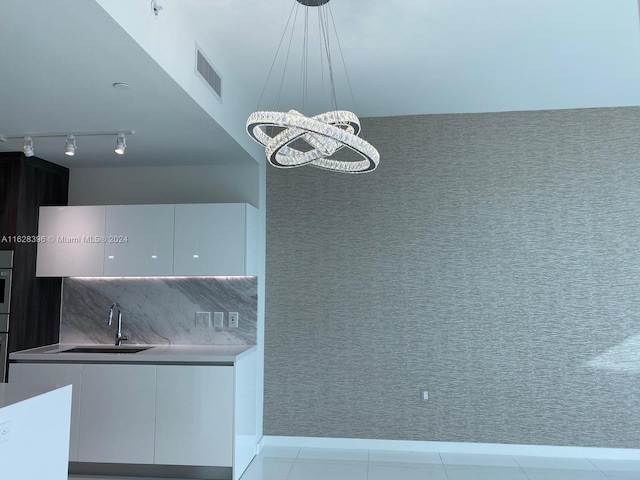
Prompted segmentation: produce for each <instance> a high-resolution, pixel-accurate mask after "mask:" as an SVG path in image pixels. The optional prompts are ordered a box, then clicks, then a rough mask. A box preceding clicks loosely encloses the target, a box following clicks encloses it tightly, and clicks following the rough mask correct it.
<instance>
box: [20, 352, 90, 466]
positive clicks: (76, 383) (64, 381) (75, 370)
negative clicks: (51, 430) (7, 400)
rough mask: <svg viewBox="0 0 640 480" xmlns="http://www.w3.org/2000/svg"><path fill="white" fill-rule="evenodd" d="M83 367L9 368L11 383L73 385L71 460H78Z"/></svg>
mask: <svg viewBox="0 0 640 480" xmlns="http://www.w3.org/2000/svg"><path fill="white" fill-rule="evenodd" d="M81 371H82V365H79V364H70V365H69V364H67V365H61V364H56V363H50V364H48V363H45V364H42V363H12V364H11V366H10V367H9V383H13V384H27V385H57V386H64V385H72V393H71V431H70V438H69V460H70V461H76V460H77V459H78V427H79V415H78V413H79V412H78V408H77V406H78V405H79V404H80V382H81Z"/></svg>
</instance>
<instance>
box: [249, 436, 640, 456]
mask: <svg viewBox="0 0 640 480" xmlns="http://www.w3.org/2000/svg"><path fill="white" fill-rule="evenodd" d="M263 447H290V448H333V449H343V450H389V451H410V452H433V453H471V454H482V455H521V456H531V457H556V458H592V459H599V460H602V459H610V460H640V449H632V448H597V447H560V446H547V445H515V444H500V443H462V442H460V443H458V442H420V441H412V440H373V439H360V438H322V437H284V436H270V435H266V436H264V437H263V438H262V440H261V442H260V446H259V449H260V450H262V448H263Z"/></svg>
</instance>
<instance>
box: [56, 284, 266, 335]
mask: <svg viewBox="0 0 640 480" xmlns="http://www.w3.org/2000/svg"><path fill="white" fill-rule="evenodd" d="M114 302H117V303H118V304H119V305H120V306H121V309H122V333H123V335H126V336H127V337H128V340H127V342H125V343H131V344H154V345H157V344H173V345H255V344H256V338H257V279H256V277H176V278H171V277H162V278H151V277H145V278H142V277H139V278H65V279H64V283H63V290H62V314H61V322H60V343H73V344H92V343H96V344H110V343H113V342H114V337H115V332H116V325H115V321H114V325H112V326H109V325H108V324H107V322H108V319H109V308H110V306H111V305H112V304H113V303H114ZM196 312H211V319H212V321H213V312H224V327H223V328H213V327H198V326H196V321H195V316H196V315H195V314H196ZM229 312H238V313H239V318H240V320H239V322H238V325H239V326H238V328H229V327H228V323H229ZM114 320H115V318H114Z"/></svg>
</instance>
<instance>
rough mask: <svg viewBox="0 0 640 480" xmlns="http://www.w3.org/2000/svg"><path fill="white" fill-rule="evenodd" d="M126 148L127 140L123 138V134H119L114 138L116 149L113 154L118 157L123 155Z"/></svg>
mask: <svg viewBox="0 0 640 480" xmlns="http://www.w3.org/2000/svg"><path fill="white" fill-rule="evenodd" d="M125 148H127V140H126V138H125V136H124V133H119V134H118V138H116V149H115V152H116V153H117V154H118V155H122V154H124V149H125Z"/></svg>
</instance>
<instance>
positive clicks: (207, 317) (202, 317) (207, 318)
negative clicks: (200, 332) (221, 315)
mask: <svg viewBox="0 0 640 480" xmlns="http://www.w3.org/2000/svg"><path fill="white" fill-rule="evenodd" d="M211 326H212V324H211V312H196V327H198V328H211Z"/></svg>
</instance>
